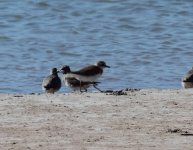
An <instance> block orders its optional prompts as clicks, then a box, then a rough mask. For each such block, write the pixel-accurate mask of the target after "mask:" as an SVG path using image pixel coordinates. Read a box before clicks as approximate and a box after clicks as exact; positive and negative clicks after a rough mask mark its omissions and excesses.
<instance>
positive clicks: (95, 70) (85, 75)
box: [67, 61, 110, 82]
mask: <svg viewBox="0 0 193 150" xmlns="http://www.w3.org/2000/svg"><path fill="white" fill-rule="evenodd" d="M104 68H110V66H108V65H106V63H105V62H104V61H98V62H97V63H96V64H95V65H90V66H87V67H84V68H82V69H80V70H78V71H71V72H70V73H68V74H67V77H74V78H76V79H77V80H79V81H80V82H96V81H97V80H98V78H99V77H100V76H101V75H102V73H103V69H104Z"/></svg>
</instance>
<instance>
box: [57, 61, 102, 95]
mask: <svg viewBox="0 0 193 150" xmlns="http://www.w3.org/2000/svg"><path fill="white" fill-rule="evenodd" d="M60 72H61V73H62V74H63V75H64V76H63V82H64V84H65V85H66V86H68V87H70V88H72V89H73V90H74V91H76V90H78V89H79V90H80V91H81V92H82V90H81V89H84V91H85V92H86V91H87V89H88V88H89V87H90V86H91V85H93V87H94V88H96V89H97V90H99V91H100V92H102V91H101V90H100V89H99V88H97V87H96V85H97V84H98V83H99V82H89V81H86V82H80V81H79V80H77V79H76V78H74V77H68V74H70V73H71V72H72V71H71V69H70V67H69V66H67V65H64V66H63V67H62V68H61V70H60Z"/></svg>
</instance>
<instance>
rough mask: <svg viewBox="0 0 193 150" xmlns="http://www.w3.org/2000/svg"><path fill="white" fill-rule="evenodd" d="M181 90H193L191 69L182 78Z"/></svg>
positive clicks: (192, 70) (192, 72)
mask: <svg viewBox="0 0 193 150" xmlns="http://www.w3.org/2000/svg"><path fill="white" fill-rule="evenodd" d="M182 87H183V88H193V67H192V68H191V69H190V70H189V71H188V72H187V73H186V74H185V75H184V76H183V78H182Z"/></svg>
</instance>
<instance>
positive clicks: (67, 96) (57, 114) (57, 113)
mask: <svg viewBox="0 0 193 150" xmlns="http://www.w3.org/2000/svg"><path fill="white" fill-rule="evenodd" d="M124 92H125V93H126V94H118V95H116V94H117V93H116V94H112V93H83V94H79V93H63V94H61V93H59V94H55V95H49V96H48V95H46V94H38V93H37V94H36V93H35V94H0V116H1V118H0V149H1V150H7V149H14V150H26V149H34V150H53V149H57V150H63V149H72V150H75V149H76V150H87V149H98V150H101V149H105V150H117V149H119V150H122V149H132V150H138V149H143V150H150V149H152V150H153V149H190V148H191V147H193V142H192V139H193V127H192V124H193V117H192V116H193V91H192V90H191V89H140V90H134V91H130V90H128V91H124Z"/></svg>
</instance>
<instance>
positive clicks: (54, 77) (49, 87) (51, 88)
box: [42, 68, 62, 94]
mask: <svg viewBox="0 0 193 150" xmlns="http://www.w3.org/2000/svg"><path fill="white" fill-rule="evenodd" d="M61 85H62V83H61V80H60V78H59V77H58V71H57V68H52V69H51V71H50V75H49V76H47V77H45V78H44V79H43V82H42V89H43V90H44V91H45V92H46V93H52V94H54V93H55V92H57V91H58V90H59V89H60V88H61Z"/></svg>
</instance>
